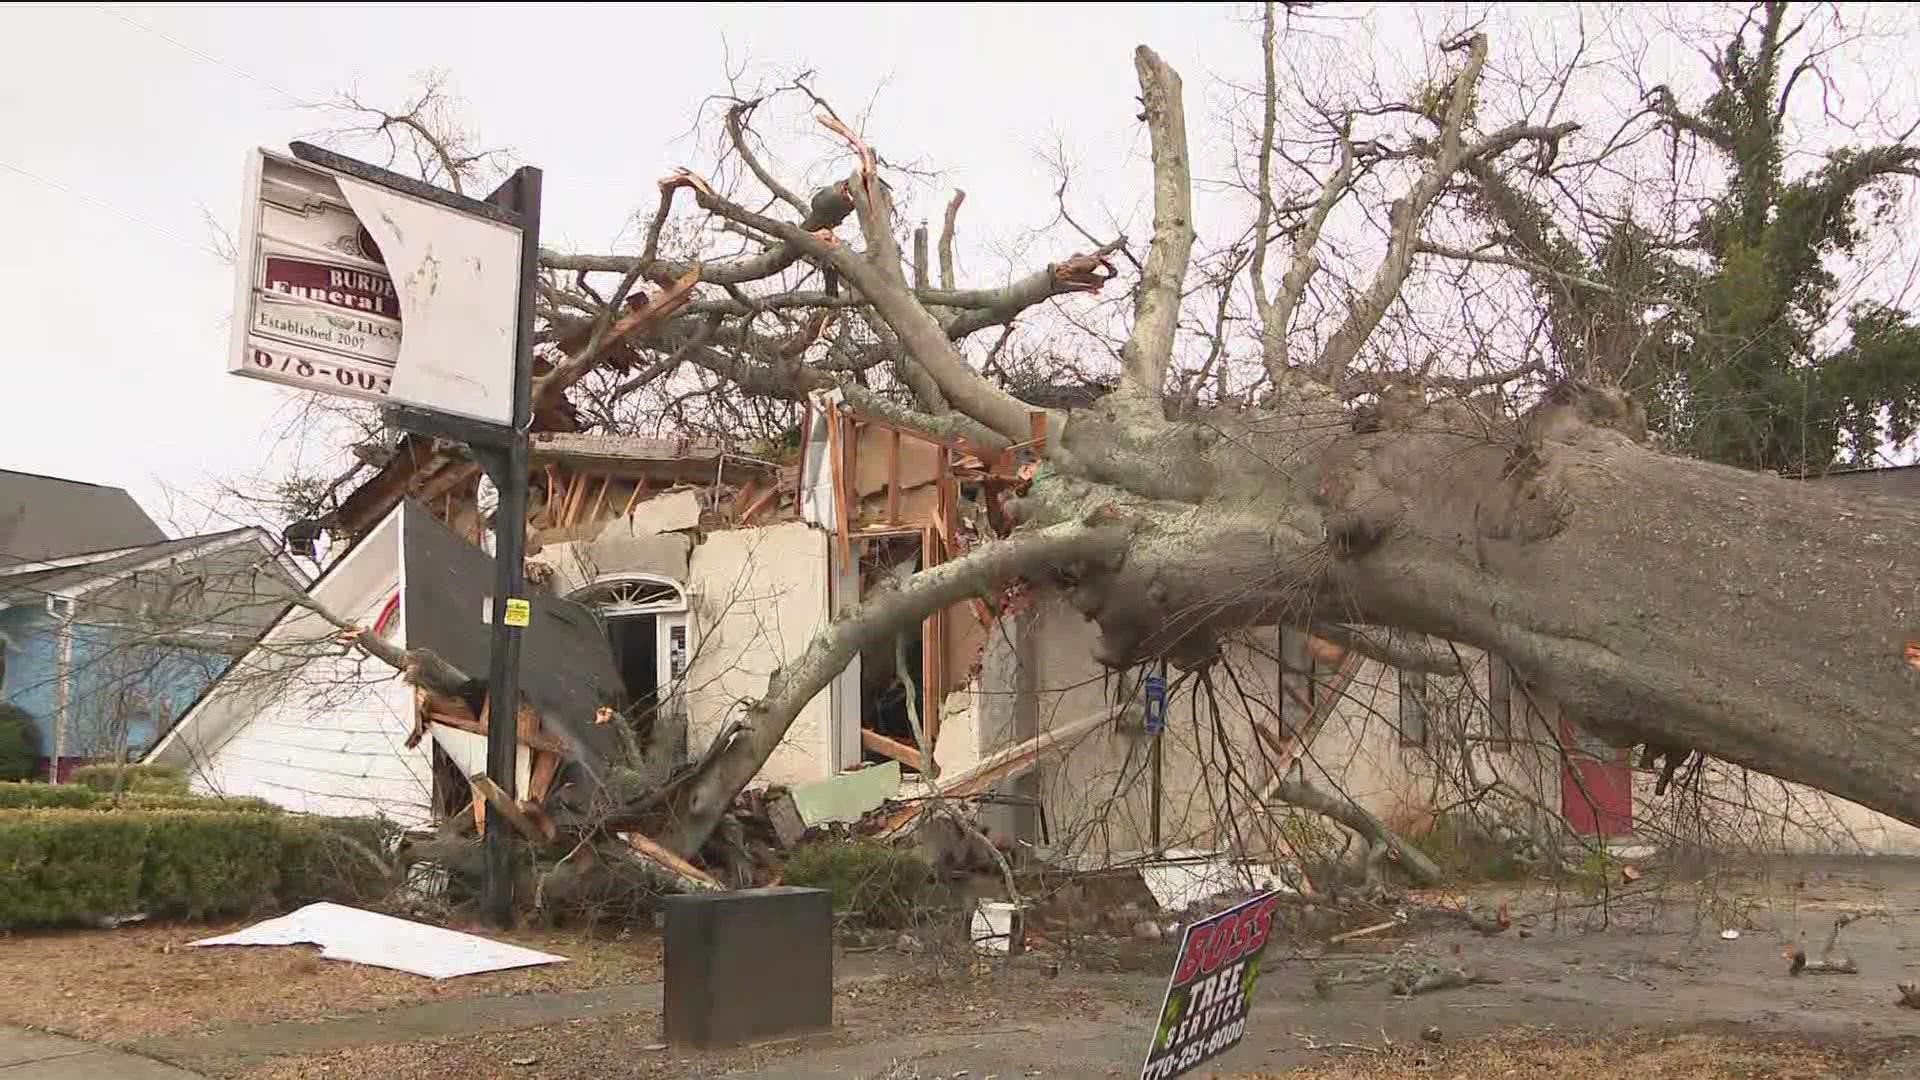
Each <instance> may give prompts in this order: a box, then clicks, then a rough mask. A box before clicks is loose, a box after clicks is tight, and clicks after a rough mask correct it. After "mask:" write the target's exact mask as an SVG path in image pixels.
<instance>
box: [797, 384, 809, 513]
mask: <svg viewBox="0 0 1920 1080" xmlns="http://www.w3.org/2000/svg"><path fill="white" fill-rule="evenodd" d="M812 436H813V405H812V404H811V403H810V402H801V404H800V467H799V468H797V469H795V470H793V508H794V509H795V510H798V509H800V507H801V505H802V504H803V503H804V502H805V501H806V486H807V442H808V440H809V439H811V438H812Z"/></svg>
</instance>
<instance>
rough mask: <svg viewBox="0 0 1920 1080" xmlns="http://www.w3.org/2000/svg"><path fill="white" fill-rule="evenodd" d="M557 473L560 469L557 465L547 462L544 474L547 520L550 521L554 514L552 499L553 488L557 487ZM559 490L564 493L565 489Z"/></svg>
mask: <svg viewBox="0 0 1920 1080" xmlns="http://www.w3.org/2000/svg"><path fill="white" fill-rule="evenodd" d="M559 471H560V467H559V466H558V465H555V464H554V463H553V462H551V461H549V462H547V468H546V473H547V518H548V519H549V520H551V519H552V518H553V513H554V507H553V499H554V488H555V486H556V485H557V484H558V483H559V477H558V475H557V474H558V473H559ZM561 490H563V491H564V490H565V489H564V488H562V489H561ZM555 524H559V523H558V522H555Z"/></svg>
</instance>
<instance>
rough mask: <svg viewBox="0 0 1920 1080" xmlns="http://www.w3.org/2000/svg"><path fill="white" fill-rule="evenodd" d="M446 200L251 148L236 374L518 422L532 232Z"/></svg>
mask: <svg viewBox="0 0 1920 1080" xmlns="http://www.w3.org/2000/svg"><path fill="white" fill-rule="evenodd" d="M422 187H424V185H422ZM444 195H445V196H446V197H447V198H445V199H443V200H440V201H436V200H433V199H427V198H422V197H420V196H419V195H418V194H416V193H413V192H409V191H407V190H403V189H399V188H395V187H391V186H387V185H382V184H376V183H372V182H370V181H368V180H365V179H361V178H358V177H355V176H351V175H349V174H347V173H345V172H341V171H338V170H335V169H330V168H327V167H325V166H323V165H318V164H315V163H313V162H310V161H301V160H298V159H296V158H293V157H288V156H285V155H282V154H278V153H274V152H273V151H270V150H253V151H251V152H250V153H249V155H248V158H247V180H246V189H245V193H244V203H243V206H242V209H241V219H240V242H239V250H238V252H237V254H236V257H235V271H236V273H235V277H236V278H237V282H236V284H237V288H236V292H235V301H234V330H233V348H232V352H231V354H230V356H229V357H228V361H227V370H229V371H231V372H233V373H234V374H237V375H246V376H249V377H251V378H256V379H264V380H266V381H268V382H275V383H280V384H282V385H285V386H291V387H294V388H295V389H300V390H317V391H320V392H322V393H328V394H339V395H344V396H347V397H355V398H363V399H366V400H370V401H378V402H381V403H383V404H388V405H410V406H413V407H416V408H419V409H425V410H428V411H431V412H436V413H442V414H451V415H453V416H459V417H465V418H467V419H471V420H479V421H482V422H484V423H489V424H499V425H507V424H509V423H511V421H512V415H513V413H512V410H513V376H514V359H515V357H514V353H515V350H516V348H517V345H518V340H517V335H518V329H519V323H520V305H521V303H522V302H523V301H522V297H521V260H520V248H521V244H522V242H523V239H522V234H521V233H522V231H521V229H520V228H519V227H518V226H517V225H516V224H515V223H513V222H512V220H511V218H510V217H509V216H508V215H505V214H504V213H503V212H502V211H500V210H499V209H498V208H496V207H493V206H490V205H488V204H485V203H481V202H480V201H479V200H461V202H462V205H460V206H455V205H450V204H449V203H450V202H451V201H452V198H453V197H452V194H451V193H444Z"/></svg>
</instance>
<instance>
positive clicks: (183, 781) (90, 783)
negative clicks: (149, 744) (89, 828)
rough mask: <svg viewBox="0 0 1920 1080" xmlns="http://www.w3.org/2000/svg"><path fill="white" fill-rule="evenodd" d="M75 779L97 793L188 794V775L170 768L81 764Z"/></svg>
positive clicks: (168, 766)
mask: <svg viewBox="0 0 1920 1080" xmlns="http://www.w3.org/2000/svg"><path fill="white" fill-rule="evenodd" d="M123 776H124V777H125V779H122V777H123ZM72 779H73V782H74V783H76V784H79V785H81V786H82V787H90V788H92V789H93V790H95V791H107V792H112V791H134V792H145V793H148V794H153V795H185V794H187V774H186V773H184V772H182V771H180V770H179V769H176V768H174V767H173V766H171V765H82V766H81V767H79V768H77V769H75V770H73V778H72Z"/></svg>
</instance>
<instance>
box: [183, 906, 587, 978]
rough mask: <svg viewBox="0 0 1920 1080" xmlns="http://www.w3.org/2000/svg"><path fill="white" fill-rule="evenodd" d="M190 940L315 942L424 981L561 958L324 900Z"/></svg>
mask: <svg viewBox="0 0 1920 1080" xmlns="http://www.w3.org/2000/svg"><path fill="white" fill-rule="evenodd" d="M190 944H193V945H318V946H320V955H321V956H322V957H324V958H326V959H328V960H345V961H347V962H348V963H352V964H367V965H370V966H372V967H383V968H392V969H393V970H395V971H405V972H410V973H412V974H414V975H425V976H426V977H427V978H429V979H452V978H455V977H457V976H461V975H478V974H480V973H481V972H486V971H506V970H508V969H510V968H523V967H535V966H537V965H540V964H561V963H565V962H566V959H567V958H566V957H564V956H555V955H553V954H552V953H543V952H535V951H534V950H532V949H523V948H521V947H520V946H518V945H508V944H507V943H505V942H502V941H489V940H488V939H486V938H483V937H478V936H476V935H474V934H463V933H461V932H460V931H458V930H448V929H446V928H445V927H440V926H428V925H426V924H425V923H417V922H409V921H408V920H406V919H396V918H394V917H393V916H391V915H382V914H380V913H379V912H376V911H362V910H360V909H359V908H353V907H347V906H345V905H343V904H325V903H321V904H308V905H307V906H306V907H303V908H301V909H300V910H298V911H296V912H294V913H292V914H290V915H282V916H280V917H279V918H277V919H268V920H267V921H266V922H263V923H258V924H256V925H254V926H249V927H247V928H246V929H245V930H242V931H240V932H238V933H233V934H226V935H223V936H221V937H212V938H205V939H202V940H200V941H195V942H191V943H190Z"/></svg>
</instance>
